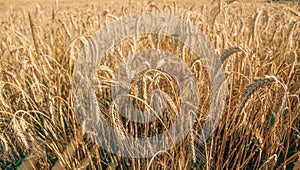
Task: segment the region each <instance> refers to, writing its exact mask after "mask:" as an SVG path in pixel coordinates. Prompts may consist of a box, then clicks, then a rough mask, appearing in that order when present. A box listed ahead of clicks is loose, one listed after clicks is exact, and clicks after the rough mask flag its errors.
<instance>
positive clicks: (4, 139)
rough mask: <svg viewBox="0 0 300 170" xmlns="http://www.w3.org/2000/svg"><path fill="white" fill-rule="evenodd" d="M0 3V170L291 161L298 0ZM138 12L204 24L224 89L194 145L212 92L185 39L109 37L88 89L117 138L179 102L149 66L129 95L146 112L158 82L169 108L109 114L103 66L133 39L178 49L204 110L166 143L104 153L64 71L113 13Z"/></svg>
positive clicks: (166, 78) (155, 127)
mask: <svg viewBox="0 0 300 170" xmlns="http://www.w3.org/2000/svg"><path fill="white" fill-rule="evenodd" d="M0 10H1V11H0V14H1V15H0V22H1V25H0V32H1V33H0V38H1V44H0V170H1V169H266V170H268V169H295V170H297V169H299V168H300V123H299V122H300V6H299V5H297V2H295V1H294V2H263V1H255V2H254V1H253V2H252V1H251V2H247V1H243V0H240V1H235V0H228V1H225V0H219V1H216V0H214V1H211V2H208V1H202V0H199V1H197V0H188V1H156V0H151V1H138V2H136V1H131V0H129V1H116V0H114V1H108V0H107V1H106V0H105V1H101V2H99V1H89V2H86V1H83V0H77V1H69V0H64V1H50V0H46V1H19V0H15V1H0ZM141 13H165V14H170V15H173V16H180V17H182V18H183V19H184V20H186V21H188V22H190V23H192V24H193V25H194V26H195V27H196V28H197V29H198V30H199V31H201V32H203V34H204V35H205V36H206V38H207V40H208V41H209V42H210V44H211V47H212V49H213V50H214V53H215V55H216V56H217V57H219V59H220V61H221V64H222V66H221V68H222V69H223V71H224V73H225V74H226V84H225V85H224V86H225V87H226V89H227V90H226V95H225V101H224V109H223V110H220V112H222V113H219V114H221V115H222V116H221V118H220V122H219V123H218V125H217V126H216V128H215V130H214V131H213V133H212V135H211V136H210V137H209V138H208V139H207V140H206V141H205V142H201V141H200V140H199V137H200V136H201V134H200V130H201V128H202V125H203V122H204V121H205V120H206V119H207V114H208V112H209V110H210V105H211V100H210V98H211V95H209V93H210V91H211V90H212V89H211V87H210V84H209V82H208V81H209V80H208V78H207V76H206V75H207V71H206V70H205V68H204V67H201V64H199V63H196V62H194V60H192V58H193V57H195V54H193V52H191V51H189V50H184V49H185V48H183V47H184V45H183V44H180V45H178V48H176V47H174V45H173V46H172V43H173V42H174V39H173V38H172V37H158V39H160V40H161V41H152V39H153V38H154V37H155V36H156V35H152V34H148V35H142V36H141V37H137V38H135V39H130V38H129V39H126V40H123V41H122V42H120V43H117V44H115V48H113V49H112V50H111V51H110V52H108V53H107V54H106V56H105V57H103V60H101V62H100V63H99V64H98V70H97V82H98V83H96V85H97V86H96V87H95V94H96V96H97V101H98V104H99V108H100V110H101V113H102V114H103V115H105V117H106V119H107V121H108V122H109V123H110V125H111V126H112V127H114V128H115V129H116V130H117V131H118V132H120V133H121V134H122V135H124V136H126V135H131V136H134V137H145V136H149V135H155V134H158V133H161V132H163V131H164V130H165V129H166V128H167V127H169V126H170V125H172V122H173V121H174V119H175V117H176V113H177V112H178V109H179V108H180V99H179V97H178V95H176V92H177V91H178V87H177V86H176V83H174V79H172V76H170V75H168V74H166V73H162V74H157V70H150V71H146V72H142V73H140V74H138V76H136V77H135V78H134V80H133V81H132V82H131V84H130V94H131V95H132V96H134V97H133V100H131V102H132V103H134V106H135V107H136V108H138V109H140V110H145V105H146V104H149V101H148V100H147V94H148V93H150V92H152V91H153V88H161V89H163V91H164V92H165V96H167V97H166V100H167V103H168V105H167V106H166V109H165V111H164V112H163V115H162V116H161V119H160V120H159V121H155V122H153V123H151V124H148V125H147V124H137V123H134V122H132V121H128V120H126V119H124V118H122V116H120V114H118V113H117V111H116V109H115V107H117V106H115V104H114V103H113V101H112V94H111V92H110V91H111V88H112V86H113V81H111V79H112V76H111V74H110V73H111V72H112V71H113V70H114V68H115V67H116V65H118V64H119V62H120V61H119V60H118V59H119V58H120V56H121V55H124V56H128V54H129V53H130V50H132V49H131V47H130V44H135V45H137V46H138V47H139V48H146V47H147V48H149V47H151V46H156V45H159V46H161V47H162V48H164V49H168V50H169V51H171V52H173V53H174V54H176V55H178V56H180V55H181V54H182V53H183V50H184V52H185V53H186V54H187V55H188V56H189V57H188V58H185V61H186V63H189V64H187V65H188V66H189V68H190V69H191V70H192V72H193V74H194V75H195V77H196V79H197V86H198V87H201V88H199V91H198V92H199V96H198V97H199V98H200V99H201V103H200V105H201V107H200V109H199V113H197V117H196V120H194V122H195V123H194V124H193V127H192V129H191V130H190V133H189V134H188V136H187V137H186V138H185V139H184V140H183V141H181V142H180V143H179V144H178V145H176V146H175V147H173V148H171V149H170V150H161V151H159V152H157V153H155V154H154V155H153V156H151V157H147V158H134V157H123V156H120V155H118V154H113V153H110V152H108V151H106V150H105V149H103V148H101V147H99V145H97V144H96V143H95V140H94V139H93V138H92V137H91V136H89V135H87V134H85V133H84V131H83V126H82V124H81V122H80V121H79V118H78V115H77V114H76V106H75V104H74V100H73V98H74V96H73V88H72V87H73V86H74V83H78V82H76V79H73V76H72V75H73V74H74V70H75V69H76V62H77V59H78V57H79V55H80V52H81V50H82V48H83V46H84V45H85V43H86V42H87V41H88V39H89V37H90V36H93V35H94V34H95V32H96V31H97V30H98V29H101V28H102V27H103V26H105V25H108V24H110V23H112V22H113V21H115V20H117V19H118V18H120V17H124V16H129V15H133V14H141ZM128 44H129V45H128ZM157 75H159V76H158V77H157ZM155 76H156V78H154V77H155ZM154 80H155V81H154ZM191 90H193V89H191ZM145 103H146V104H145ZM149 105H150V104H149ZM154 106H155V105H154ZM118 107H120V106H118ZM167 113H169V114H167ZM92 114H93V113H92ZM166 114H167V116H166ZM187 123H190V122H187ZM100 133H101V131H100ZM104 137H105V136H104Z"/></svg>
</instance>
